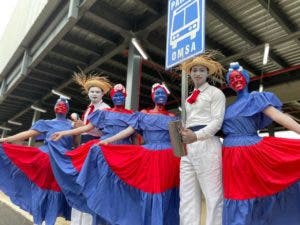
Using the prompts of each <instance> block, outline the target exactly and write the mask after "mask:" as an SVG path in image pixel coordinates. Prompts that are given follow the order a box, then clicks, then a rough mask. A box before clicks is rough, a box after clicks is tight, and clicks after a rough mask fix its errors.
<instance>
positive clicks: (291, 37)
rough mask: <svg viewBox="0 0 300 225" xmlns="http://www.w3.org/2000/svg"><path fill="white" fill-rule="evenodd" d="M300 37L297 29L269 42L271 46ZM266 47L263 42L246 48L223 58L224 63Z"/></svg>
mask: <svg viewBox="0 0 300 225" xmlns="http://www.w3.org/2000/svg"><path fill="white" fill-rule="evenodd" d="M299 37H300V30H299V31H296V32H294V33H291V34H289V35H287V36H283V37H279V38H277V39H273V40H272V41H270V42H269V44H270V45H271V46H276V45H278V44H281V43H284V42H287V41H291V40H294V39H296V38H299ZM264 47H265V44H264V43H262V44H259V45H257V46H255V47H253V48H250V49H246V50H244V51H242V52H239V53H236V54H233V55H231V56H229V57H226V58H225V59H224V60H221V62H222V63H229V62H232V61H235V60H237V59H240V58H243V57H244V56H248V55H251V54H255V53H257V52H259V51H262V50H263V49H264Z"/></svg>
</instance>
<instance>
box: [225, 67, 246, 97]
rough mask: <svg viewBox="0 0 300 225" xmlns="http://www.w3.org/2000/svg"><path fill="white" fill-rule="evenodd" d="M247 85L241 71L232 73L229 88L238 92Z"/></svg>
mask: <svg viewBox="0 0 300 225" xmlns="http://www.w3.org/2000/svg"><path fill="white" fill-rule="evenodd" d="M246 85H247V82H246V79H245V77H244V76H243V75H242V74H241V73H240V72H239V71H236V70H234V71H232V72H231V74H230V75H229V86H230V87H231V88H232V89H233V90H234V91H236V92H238V91H241V90H243V89H244V88H245V87H246Z"/></svg>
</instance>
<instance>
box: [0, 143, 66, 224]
mask: <svg viewBox="0 0 300 225" xmlns="http://www.w3.org/2000/svg"><path fill="white" fill-rule="evenodd" d="M0 189H1V190H2V191H3V192H4V193H5V194H6V195H8V196H9V197H10V199H11V201H12V202H13V203H14V204H16V205H18V206H19V207H20V208H22V209H23V210H25V211H27V212H29V213H30V214H32V216H33V220H34V223H35V224H41V223H42V222H43V221H46V224H47V225H54V223H55V221H56V218H57V217H58V216H62V217H64V218H65V219H70V212H71V209H70V207H69V205H68V203H67V201H66V199H65V196H64V194H63V193H62V192H61V189H60V187H59V185H58V183H57V182H56V179H55V177H54V175H53V172H52V169H51V165H50V160H49V156H48V155H47V154H46V153H44V152H42V151H41V150H40V149H38V148H34V147H27V146H19V145H13V144H7V143H4V144H2V145H0Z"/></svg>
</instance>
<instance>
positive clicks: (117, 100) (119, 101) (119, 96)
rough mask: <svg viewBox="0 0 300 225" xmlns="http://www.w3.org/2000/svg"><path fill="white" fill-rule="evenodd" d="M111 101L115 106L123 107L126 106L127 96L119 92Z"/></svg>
mask: <svg viewBox="0 0 300 225" xmlns="http://www.w3.org/2000/svg"><path fill="white" fill-rule="evenodd" d="M111 99H112V101H113V103H114V105H115V106H121V105H124V104H125V96H124V95H123V94H122V93H121V92H119V91H117V92H116V93H115V94H114V96H113V97H112V98H111Z"/></svg>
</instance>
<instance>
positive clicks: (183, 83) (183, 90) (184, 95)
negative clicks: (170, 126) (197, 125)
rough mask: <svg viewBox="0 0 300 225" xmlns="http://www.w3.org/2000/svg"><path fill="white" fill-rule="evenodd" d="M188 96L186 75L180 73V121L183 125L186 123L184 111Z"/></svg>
mask: <svg viewBox="0 0 300 225" xmlns="http://www.w3.org/2000/svg"><path fill="white" fill-rule="evenodd" d="M187 95H188V79H187V74H186V73H185V72H184V71H182V72H181V121H182V123H183V124H184V125H185V121H186V111H185V100H186V98H187Z"/></svg>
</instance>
